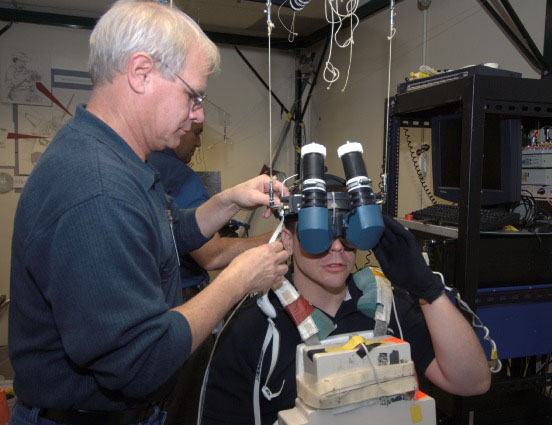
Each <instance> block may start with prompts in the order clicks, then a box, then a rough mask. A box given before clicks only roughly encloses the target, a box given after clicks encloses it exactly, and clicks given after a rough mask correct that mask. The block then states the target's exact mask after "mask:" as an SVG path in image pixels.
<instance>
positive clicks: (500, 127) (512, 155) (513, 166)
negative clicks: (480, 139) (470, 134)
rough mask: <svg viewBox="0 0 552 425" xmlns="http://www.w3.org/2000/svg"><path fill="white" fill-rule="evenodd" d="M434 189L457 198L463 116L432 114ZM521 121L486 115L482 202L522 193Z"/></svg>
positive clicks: (501, 201) (444, 196) (516, 198)
mask: <svg viewBox="0 0 552 425" xmlns="http://www.w3.org/2000/svg"><path fill="white" fill-rule="evenodd" d="M431 137H432V151H433V155H432V170H433V190H434V193H435V195H437V196H439V197H440V198H442V199H445V200H447V201H451V202H459V201H460V173H461V168H460V163H461V149H462V143H461V142H462V116H461V115H460V114H454V115H446V116H439V117H434V118H433V119H432V122H431ZM521 140H522V137H521V122H520V120H519V119H511V118H505V117H503V116H500V115H495V114H487V115H486V116H485V126H484V145H483V155H484V156H483V169H482V182H481V185H482V192H481V204H482V205H496V204H505V203H510V202H516V201H519V199H520V193H521Z"/></svg>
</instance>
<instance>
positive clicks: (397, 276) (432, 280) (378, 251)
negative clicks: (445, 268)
mask: <svg viewBox="0 0 552 425" xmlns="http://www.w3.org/2000/svg"><path fill="white" fill-rule="evenodd" d="M383 222H384V224H385V230H384V232H383V236H382V238H381V240H380V242H379V243H378V245H377V246H376V247H375V248H374V254H375V255H376V258H377V259H378V261H379V263H380V265H381V268H382V270H383V272H384V273H385V276H387V278H388V279H389V280H390V281H391V283H392V284H393V285H394V286H398V287H400V288H403V289H406V290H407V291H408V292H409V293H410V295H411V296H412V297H413V298H416V299H422V300H425V301H427V302H428V303H432V302H433V301H435V300H436V299H437V298H439V296H440V295H441V294H442V293H443V290H444V288H443V285H442V283H441V280H440V279H439V277H438V276H436V275H434V274H433V273H432V272H431V270H430V268H429V267H428V266H427V265H426V263H425V261H424V258H423V257H422V254H421V253H420V249H419V248H418V243H417V241H416V238H415V237H414V235H413V234H412V233H410V232H409V231H408V230H406V229H405V228H404V227H403V226H402V225H401V224H400V223H398V222H397V221H395V220H393V219H392V218H391V217H389V216H387V215H385V214H384V215H383Z"/></svg>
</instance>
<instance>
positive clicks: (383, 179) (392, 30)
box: [380, 0, 397, 196]
mask: <svg viewBox="0 0 552 425" xmlns="http://www.w3.org/2000/svg"><path fill="white" fill-rule="evenodd" d="M389 15H390V16H389V36H388V37H387V40H389V62H388V64H387V108H385V143H384V146H383V149H384V150H383V151H384V153H385V157H386V160H385V161H384V163H383V173H382V174H381V183H380V189H381V191H382V193H384V194H385V193H387V162H388V161H389V158H387V149H388V145H389V109H390V105H389V99H390V97H391V60H392V53H393V37H395V34H396V33H397V30H396V28H395V0H391V4H390V7H389ZM384 196H385V195H384Z"/></svg>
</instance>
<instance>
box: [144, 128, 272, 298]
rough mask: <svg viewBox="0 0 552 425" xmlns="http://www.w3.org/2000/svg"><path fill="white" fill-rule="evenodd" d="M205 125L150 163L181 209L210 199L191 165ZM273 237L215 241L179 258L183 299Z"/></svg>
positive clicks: (216, 238) (215, 238)
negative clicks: (217, 272)
mask: <svg viewBox="0 0 552 425" xmlns="http://www.w3.org/2000/svg"><path fill="white" fill-rule="evenodd" d="M202 132H203V123H202V122H201V123H200V122H194V123H192V127H191V128H190V130H189V131H187V132H186V134H184V135H183V136H182V137H181V138H180V143H179V144H178V146H177V147H176V148H175V149H170V148H168V149H164V150H162V151H158V152H152V153H150V154H149V156H148V163H149V164H151V165H153V166H154V167H155V168H156V169H157V170H158V171H159V177H160V179H161V183H162V184H163V187H164V188H165V192H166V193H167V194H168V195H170V196H171V197H172V198H173V199H174V201H175V203H176V205H178V206H179V207H180V208H195V207H198V206H199V205H201V204H203V203H204V202H206V201H207V200H208V199H209V194H208V193H207V190H206V189H205V186H204V184H203V182H202V181H201V179H200V177H199V176H198V175H197V173H196V172H195V171H194V170H193V169H192V168H191V167H190V166H189V165H188V164H189V163H190V161H191V160H192V157H193V156H194V153H195V150H196V148H199V147H201V134H202ZM270 236H271V234H270V233H265V234H262V235H259V236H255V237H250V238H230V237H220V236H219V234H218V233H215V234H214V235H213V237H212V238H211V239H210V240H209V241H208V242H207V243H206V244H205V245H203V246H202V247H201V248H200V249H197V250H195V251H191V252H189V253H185V254H184V255H182V256H181V257H180V271H181V275H182V295H183V297H184V301H186V300H188V299H190V298H191V297H192V296H194V295H196V294H197V293H198V292H199V291H200V290H201V289H203V288H204V287H205V286H206V284H207V283H208V281H209V274H208V273H207V271H210V270H219V269H221V268H223V267H225V266H226V265H228V263H229V262H230V261H231V260H232V259H233V258H234V257H236V256H237V255H238V254H240V253H242V252H243V251H245V250H247V249H250V248H253V247H256V246H259V245H262V244H264V243H267V242H268V240H269V239H270Z"/></svg>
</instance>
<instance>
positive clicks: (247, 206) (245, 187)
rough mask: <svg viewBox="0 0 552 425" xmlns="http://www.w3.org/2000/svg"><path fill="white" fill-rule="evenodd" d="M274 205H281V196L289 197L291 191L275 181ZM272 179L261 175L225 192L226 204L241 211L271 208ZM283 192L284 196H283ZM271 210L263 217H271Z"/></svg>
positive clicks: (273, 185) (273, 182)
mask: <svg viewBox="0 0 552 425" xmlns="http://www.w3.org/2000/svg"><path fill="white" fill-rule="evenodd" d="M272 187H273V193H274V205H278V204H280V196H288V195H289V191H288V189H287V187H285V186H284V185H283V183H282V182H280V181H278V180H276V179H273V180H272ZM269 191H270V177H269V176H267V175H266V174H261V175H260V176H257V177H255V178H253V179H251V180H247V181H246V182H243V183H240V184H238V185H236V186H234V187H232V188H230V189H228V190H226V191H225V192H224V195H225V199H226V202H232V203H233V204H234V205H235V206H236V207H237V208H238V209H240V210H252V209H255V208H257V207H260V206H263V205H264V206H266V207H269V206H270V197H269ZM282 191H283V194H282ZM270 214H271V212H270V210H269V209H268V208H267V210H266V211H265V212H264V214H263V217H269V216H270Z"/></svg>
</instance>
